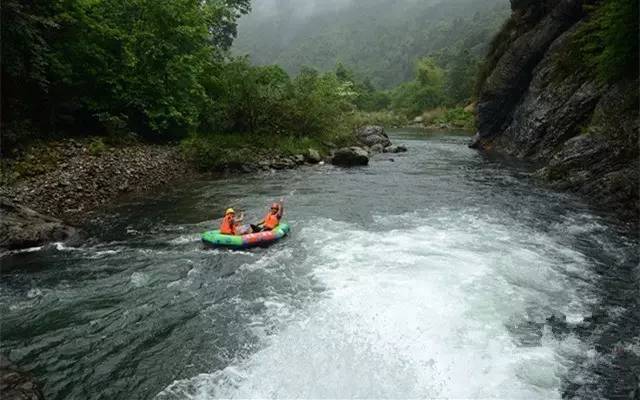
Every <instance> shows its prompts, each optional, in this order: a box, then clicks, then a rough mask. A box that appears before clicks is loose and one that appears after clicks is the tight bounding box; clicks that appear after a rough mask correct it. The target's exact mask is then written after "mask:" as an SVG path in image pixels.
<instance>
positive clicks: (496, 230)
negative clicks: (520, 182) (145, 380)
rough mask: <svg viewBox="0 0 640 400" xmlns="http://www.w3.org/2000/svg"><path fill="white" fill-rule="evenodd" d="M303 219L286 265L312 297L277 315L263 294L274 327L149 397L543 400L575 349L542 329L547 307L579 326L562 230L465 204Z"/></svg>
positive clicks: (577, 261)
mask: <svg viewBox="0 0 640 400" xmlns="http://www.w3.org/2000/svg"><path fill="white" fill-rule="evenodd" d="M308 225H309V226H308V227H303V228H302V229H301V230H300V231H299V232H297V233H296V234H297V235H299V236H300V237H302V238H304V239H303V247H304V248H305V253H306V254H307V257H306V259H305V260H304V262H303V263H302V264H301V265H300V266H299V268H301V269H303V270H308V271H309V272H308V273H309V274H311V275H312V276H313V277H314V278H315V279H317V280H318V281H319V282H320V283H321V285H322V286H324V288H325V292H324V293H323V296H322V298H321V299H320V300H319V301H317V302H315V303H312V304H309V305H308V306H307V307H304V308H303V309H298V310H286V311H283V309H287V307H288V306H287V304H286V302H284V303H283V302H282V299H279V298H274V299H269V300H265V301H266V302H269V301H270V302H272V303H273V304H277V306H274V307H273V309H272V310H271V312H273V313H276V314H279V317H278V316H276V318H278V319H279V326H278V327H277V330H276V332H274V333H273V334H271V335H268V334H263V335H262V336H261V342H262V343H261V346H262V349H261V350H259V351H258V352H256V353H255V354H251V355H249V356H247V357H246V358H243V359H239V360H236V361H235V362H234V363H232V364H231V365H229V366H228V367H227V368H225V369H223V370H220V371H215V372H213V373H209V374H200V375H198V376H195V377H193V378H189V379H184V380H179V381H176V382H174V383H173V384H171V385H170V386H169V387H167V388H166V389H165V390H164V391H163V392H162V393H160V394H159V395H158V396H157V397H158V398H159V399H164V398H190V399H211V398H418V397H420V398H425V397H427V398H521V399H532V398H539V399H550V398H560V397H561V385H560V382H561V378H562V376H563V375H564V374H565V373H566V372H567V370H568V369H569V368H570V367H571V364H572V363H575V362H576V358H582V357H589V348H588V345H586V344H585V343H583V342H581V341H580V340H579V339H578V338H576V337H575V336H573V335H568V336H567V337H565V338H564V339H562V340H558V339H557V338H554V337H553V335H552V334H551V332H550V330H549V328H548V327H545V322H546V321H547V319H548V318H550V317H553V316H554V315H564V316H566V317H567V320H568V321H569V323H580V322H582V320H583V319H584V316H585V315H587V314H588V307H589V305H590V303H593V302H595V301H597V299H596V298H594V297H593V293H592V290H591V288H590V282H591V281H592V279H593V276H592V274H591V273H590V271H589V268H586V266H587V265H588V262H587V260H586V259H585V257H584V255H582V254H581V253H579V252H577V251H575V250H573V249H571V248H568V247H565V246H562V245H560V244H558V243H557V240H556V239H557V238H555V237H554V235H562V234H563V229H565V228H566V227H563V226H559V227H557V231H552V232H551V233H550V234H548V235H541V234H540V233H539V232H535V231H531V230H529V229H527V228H526V227H523V226H520V225H519V224H518V223H517V221H509V220H502V221H497V220H496V221H491V220H486V219H485V220H482V219H479V218H477V217H476V216H474V212H473V210H470V211H469V212H468V213H465V212H464V211H462V212H460V211H457V212H450V210H440V211H439V212H438V213H432V212H430V210H423V211H421V212H414V213H410V214H404V215H396V216H393V215H392V216H376V217H375V224H374V225H373V226H371V227H369V228H368V229H366V230H365V229H362V228H361V227H358V226H357V225H354V224H348V223H342V222H337V221H333V220H315V221H313V222H312V223H310V224H308ZM576 278H577V279H576ZM576 281H578V282H581V284H580V285H576V284H575V282H576ZM510 327H511V328H510ZM519 330H520V331H519ZM519 335H520V336H521V337H519Z"/></svg>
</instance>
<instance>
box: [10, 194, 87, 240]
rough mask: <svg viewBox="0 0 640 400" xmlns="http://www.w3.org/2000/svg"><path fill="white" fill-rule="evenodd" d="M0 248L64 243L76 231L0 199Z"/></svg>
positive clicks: (52, 219)
mask: <svg viewBox="0 0 640 400" xmlns="http://www.w3.org/2000/svg"><path fill="white" fill-rule="evenodd" d="M0 232H1V233H2V234H1V236H0V248H4V249H8V250H14V249H22V248H28V247H36V246H41V245H43V244H46V243H48V242H54V241H64V240H67V239H69V238H71V237H73V236H75V235H76V230H75V229H74V228H73V227H71V226H68V225H66V224H64V223H63V222H62V221H61V220H59V219H56V218H53V217H49V216H46V215H42V214H40V213H37V212H36V211H34V210H32V209H30V208H27V207H25V206H22V205H19V204H16V203H15V202H13V201H11V200H9V199H6V198H2V197H0Z"/></svg>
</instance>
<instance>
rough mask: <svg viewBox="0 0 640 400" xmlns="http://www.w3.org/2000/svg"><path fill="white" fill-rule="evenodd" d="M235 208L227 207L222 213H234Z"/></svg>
mask: <svg viewBox="0 0 640 400" xmlns="http://www.w3.org/2000/svg"><path fill="white" fill-rule="evenodd" d="M235 213H236V212H235V210H234V209H233V208H227V211H225V213H224V215H229V214H235Z"/></svg>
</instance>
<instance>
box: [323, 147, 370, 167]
mask: <svg viewBox="0 0 640 400" xmlns="http://www.w3.org/2000/svg"><path fill="white" fill-rule="evenodd" d="M331 163H332V164H333V165H338V166H341V167H353V166H361V165H368V164H369V153H368V152H367V151H366V150H365V149H363V148H362V147H357V146H352V147H344V148H341V149H339V150H337V151H336V152H335V153H334V155H333V157H332V159H331Z"/></svg>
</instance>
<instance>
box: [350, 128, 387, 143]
mask: <svg viewBox="0 0 640 400" xmlns="http://www.w3.org/2000/svg"><path fill="white" fill-rule="evenodd" d="M356 138H357V139H358V141H359V142H360V143H362V144H363V145H365V146H367V147H371V146H375V145H376V144H381V145H382V147H387V146H391V140H389V136H387V134H386V133H385V131H384V128H383V127H382V126H377V125H368V126H363V127H361V128H358V129H356Z"/></svg>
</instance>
